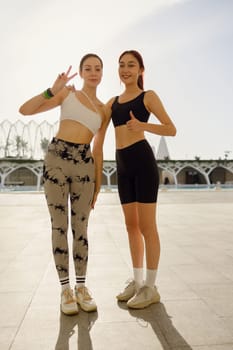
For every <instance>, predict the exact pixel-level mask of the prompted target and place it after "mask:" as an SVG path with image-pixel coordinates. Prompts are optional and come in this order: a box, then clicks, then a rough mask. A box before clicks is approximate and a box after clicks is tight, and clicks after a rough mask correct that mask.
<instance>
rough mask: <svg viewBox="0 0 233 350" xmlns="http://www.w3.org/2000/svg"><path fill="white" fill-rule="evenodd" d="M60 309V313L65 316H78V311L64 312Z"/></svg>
mask: <svg viewBox="0 0 233 350" xmlns="http://www.w3.org/2000/svg"><path fill="white" fill-rule="evenodd" d="M60 309H61V312H62V313H63V314H64V315H67V316H74V315H77V314H78V310H77V311H64V310H62V307H60Z"/></svg>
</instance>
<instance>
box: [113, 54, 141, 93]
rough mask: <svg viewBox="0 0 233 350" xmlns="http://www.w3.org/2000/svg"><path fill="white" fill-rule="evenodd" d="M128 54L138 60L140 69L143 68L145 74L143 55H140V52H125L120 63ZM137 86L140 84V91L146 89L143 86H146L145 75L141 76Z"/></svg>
mask: <svg viewBox="0 0 233 350" xmlns="http://www.w3.org/2000/svg"><path fill="white" fill-rule="evenodd" d="M126 54H128V55H132V56H134V58H136V60H137V61H138V64H139V67H140V68H142V72H144V69H145V67H144V62H143V58H142V56H141V54H140V53H139V52H138V51H136V50H127V51H124V52H123V53H122V54H121V55H120V57H119V60H118V62H120V60H121V59H122V57H123V56H124V55H126ZM137 84H138V87H139V88H140V89H142V90H143V89H144V86H143V85H144V84H143V73H142V74H140V75H139V77H138V81H137Z"/></svg>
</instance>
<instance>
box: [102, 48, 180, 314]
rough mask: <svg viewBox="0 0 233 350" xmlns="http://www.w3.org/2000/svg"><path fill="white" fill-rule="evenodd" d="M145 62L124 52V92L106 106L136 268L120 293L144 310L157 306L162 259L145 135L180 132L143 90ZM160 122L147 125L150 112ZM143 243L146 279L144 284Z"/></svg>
mask: <svg viewBox="0 0 233 350" xmlns="http://www.w3.org/2000/svg"><path fill="white" fill-rule="evenodd" d="M143 73H144V64H143V59H142V57H141V55H140V54H139V53H138V52H137V51H135V50H130V51H125V52H123V53H122V55H121V56H120V58H119V76H120V79H121V81H122V82H123V84H124V85H125V90H124V92H123V93H122V94H121V95H120V96H117V97H113V98H112V99H110V101H109V102H108V103H107V105H106V113H107V117H108V118H109V121H110V119H112V122H113V125H114V128H115V138H116V163H117V175H118V190H119V196H120V201H121V204H122V208H123V212H124V216H125V223H126V228H127V231H128V238H129V246H130V252H131V258H132V264H133V275H134V278H133V280H132V281H131V282H130V283H129V284H128V285H127V286H126V288H125V289H124V290H123V292H121V293H120V294H119V295H117V299H118V300H119V301H127V305H128V306H129V307H131V308H144V307H146V306H148V305H150V304H152V303H156V302H159V300H160V295H159V293H158V291H157V288H156V287H155V279H156V273H157V268H158V263H159V257H160V242H159V236H158V231H157V225H156V203H157V194H158V187H159V173H158V168H157V164H156V160H155V156H154V154H153V151H152V149H151V146H150V145H149V143H148V142H147V140H146V139H145V135H144V132H145V131H147V132H151V133H153V134H157V135H164V136H175V134H176V128H175V126H174V124H173V122H172V121H171V119H170V117H169V116H168V114H167V112H166V111H165V109H164V107H163V104H162V102H161V101H160V99H159V97H158V96H157V94H156V93H155V92H154V91H152V90H149V91H144V88H143ZM151 113H152V114H153V115H154V116H155V117H156V118H157V119H158V121H159V123H157V124H155V123H148V119H149V116H150V114H151ZM144 245H145V256H146V275H145V283H143V280H144V278H143V257H144Z"/></svg>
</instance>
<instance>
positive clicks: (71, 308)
mask: <svg viewBox="0 0 233 350" xmlns="http://www.w3.org/2000/svg"><path fill="white" fill-rule="evenodd" d="M61 311H62V312H63V313H64V314H65V315H76V314H77V313H78V305H77V303H76V300H75V298H74V295H73V291H72V290H71V289H70V288H66V289H65V290H64V291H63V292H62V293H61Z"/></svg>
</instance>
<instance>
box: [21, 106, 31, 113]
mask: <svg viewBox="0 0 233 350" xmlns="http://www.w3.org/2000/svg"><path fill="white" fill-rule="evenodd" d="M19 113H20V114H22V115H29V113H27V111H26V110H25V108H24V107H23V106H21V107H20V108H19Z"/></svg>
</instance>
